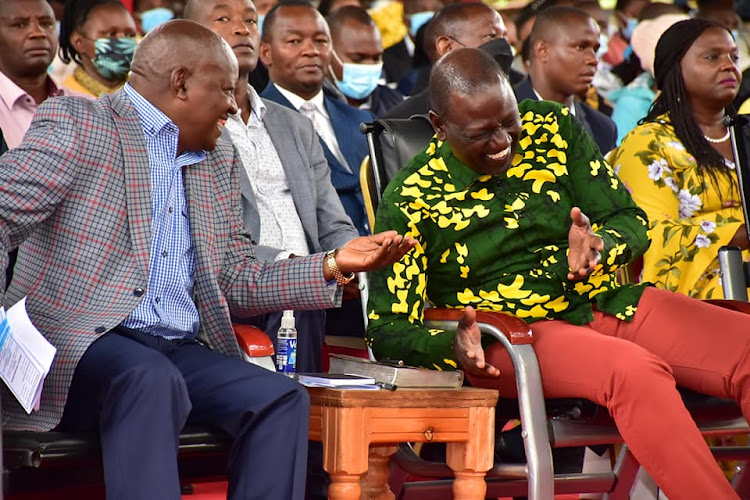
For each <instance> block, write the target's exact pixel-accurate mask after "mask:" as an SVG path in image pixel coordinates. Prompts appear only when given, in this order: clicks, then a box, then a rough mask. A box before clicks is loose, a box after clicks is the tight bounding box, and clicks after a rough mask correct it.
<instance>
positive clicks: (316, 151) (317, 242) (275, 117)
mask: <svg viewBox="0 0 750 500" xmlns="http://www.w3.org/2000/svg"><path fill="white" fill-rule="evenodd" d="M263 103H264V104H265V105H266V113H265V115H264V116H263V124H264V125H265V127H266V130H267V131H268V134H269V135H270V136H271V141H272V142H273V145H274V147H275V148H276V153H277V154H278V155H279V159H280V160H281V165H282V166H283V168H284V173H285V174H286V179H287V183H288V185H289V190H290V191H291V194H292V199H293V200H294V206H295V207H296V209H297V215H298V216H299V218H300V221H301V222H302V228H303V229H304V231H305V238H306V239H307V247H308V248H309V249H310V252H311V253H315V252H323V251H326V250H331V249H333V248H336V247H340V246H342V245H344V244H345V243H346V242H348V241H349V240H352V239H354V238H356V237H357V236H359V233H358V232H357V228H355V227H354V224H352V220H351V219H350V218H349V216H348V215H346V212H345V211H344V207H343V205H342V204H341V200H340V199H339V195H338V193H337V192H336V190H335V189H334V187H333V184H331V170H330V168H329V167H328V162H327V161H326V158H325V155H324V153H323V148H322V147H321V145H320V140H318V135H317V134H316V133H315V129H314V128H313V124H312V122H311V121H310V120H309V119H307V118H305V117H304V116H302V115H301V114H299V113H297V112H295V111H292V110H291V109H288V108H286V107H284V106H282V105H280V104H277V103H275V102H273V101H269V100H268V99H263ZM222 136H223V137H225V138H227V139H229V134H228V133H227V131H226V129H225V130H224V132H223V134H222ZM239 178H240V189H241V190H242V201H243V218H244V221H245V227H246V228H247V229H248V230H249V231H250V234H251V235H252V236H253V237H255V238H257V237H258V236H259V235H260V216H259V215H258V205H257V202H256V201H255V193H254V191H253V187H252V181H251V180H250V179H248V176H247V171H246V170H245V169H244V168H243V169H242V170H241V172H240V174H239ZM282 250H284V249H276V248H270V247H265V246H258V247H256V252H257V255H258V258H259V259H265V260H273V258H274V257H275V256H276V255H277V254H278V253H279V252H280V251H282Z"/></svg>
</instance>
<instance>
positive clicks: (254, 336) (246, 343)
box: [232, 323, 274, 358]
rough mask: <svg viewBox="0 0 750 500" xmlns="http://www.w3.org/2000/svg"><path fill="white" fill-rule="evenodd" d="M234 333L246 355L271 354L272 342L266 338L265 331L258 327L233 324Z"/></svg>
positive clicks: (261, 355)
mask: <svg viewBox="0 0 750 500" xmlns="http://www.w3.org/2000/svg"><path fill="white" fill-rule="evenodd" d="M232 328H233V329H234V334H235V336H236V337H237V343H238V344H239V345H240V349H242V350H243V351H244V352H245V353H246V354H247V355H248V356H250V357H251V358H261V357H263V356H273V353H274V350H273V343H272V342H271V339H270V338H268V335H266V332H264V331H263V330H261V329H260V328H256V327H254V326H251V325H240V324H236V323H235V324H233V325H232Z"/></svg>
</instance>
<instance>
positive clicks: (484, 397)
mask: <svg viewBox="0 0 750 500" xmlns="http://www.w3.org/2000/svg"><path fill="white" fill-rule="evenodd" d="M307 391H308V393H309V394H310V401H311V404H312V405H313V406H333V407H381V408H477V407H494V406H495V405H496V404H497V398H498V392H497V391H496V390H493V389H477V388H473V387H459V388H455V389H445V388H419V389H416V388H414V389H412V388H403V389H396V390H395V391H388V390H385V389H380V390H362V389H335V388H331V387H308V388H307Z"/></svg>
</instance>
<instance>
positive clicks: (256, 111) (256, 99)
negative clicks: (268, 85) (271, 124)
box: [247, 84, 268, 121]
mask: <svg viewBox="0 0 750 500" xmlns="http://www.w3.org/2000/svg"><path fill="white" fill-rule="evenodd" d="M247 100H248V101H249V102H250V109H252V114H253V115H255V118H257V120H258V121H262V120H263V117H264V116H266V111H267V110H268V107H267V106H266V103H264V102H263V99H261V98H260V96H259V95H258V93H257V92H256V91H255V89H254V88H253V86H252V85H250V84H248V85H247Z"/></svg>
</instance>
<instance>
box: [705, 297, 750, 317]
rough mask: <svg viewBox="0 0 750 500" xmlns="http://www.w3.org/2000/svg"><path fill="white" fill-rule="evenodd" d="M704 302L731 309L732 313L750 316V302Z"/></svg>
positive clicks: (712, 300) (710, 300) (706, 300)
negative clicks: (736, 312)
mask: <svg viewBox="0 0 750 500" xmlns="http://www.w3.org/2000/svg"><path fill="white" fill-rule="evenodd" d="M703 302H708V303H709V304H713V305H715V306H719V307H723V308H724V309H731V310H732V311H739V312H742V313H745V314H750V302H743V301H741V300H729V299H704V300H703Z"/></svg>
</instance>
